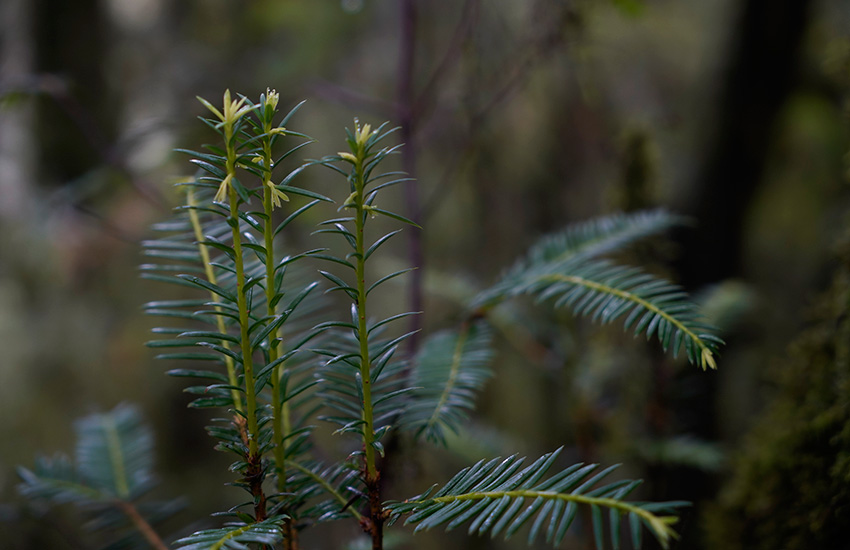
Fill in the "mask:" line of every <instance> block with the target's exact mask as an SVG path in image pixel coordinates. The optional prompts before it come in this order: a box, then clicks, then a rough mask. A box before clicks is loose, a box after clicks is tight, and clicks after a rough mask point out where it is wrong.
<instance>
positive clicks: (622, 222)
mask: <svg viewBox="0 0 850 550" xmlns="http://www.w3.org/2000/svg"><path fill="white" fill-rule="evenodd" d="M685 221H686V219H685V218H682V217H680V216H676V215H674V214H671V213H669V212H667V211H666V210H662V209H658V210H643V211H640V212H634V213H629V214H614V215H611V216H604V217H600V218H594V219H592V220H588V221H585V222H580V223H576V224H572V225H569V226H567V227H566V228H564V229H562V230H561V231H558V232H555V233H552V234H550V235H546V236H544V237H541V238H540V239H539V240H538V241H537V242H536V243H535V244H534V245H533V246H532V247H531V248H530V249H529V251H528V253H527V254H526V255H525V256H524V257H523V258H521V259H519V260H518V261H517V262H516V263H515V264H514V265H513V266H512V267H511V268H510V269H508V270H507V272H506V273H505V274H504V276H503V277H502V278H501V280H500V281H499V282H498V283H497V284H496V285H494V286H493V287H491V288H490V289H488V290H487V291H485V292H483V293H482V294H480V295H479V296H478V297H477V298H476V303H477V305H482V304H491V305H492V304H494V303H497V302H499V301H501V300H504V299H505V298H508V297H510V296H511V295H513V292H512V289H513V288H514V287H515V286H516V285H517V284H520V283H521V281H522V280H523V279H525V277H526V276H527V275H528V273H529V272H531V271H535V270H539V269H540V268H541V267H543V266H544V265H548V266H549V269H550V270H554V269H556V268H557V266H558V265H560V264H562V263H564V262H567V261H577V260H582V259H584V260H587V259H591V258H598V257H600V256H604V255H606V254H610V253H612V252H617V251H619V250H621V249H623V248H624V247H625V246H626V245H628V244H631V243H632V242H634V241H637V240H640V239H643V238H646V237H650V236H652V235H656V234H659V233H662V232H663V231H666V230H667V229H670V228H671V227H674V226H676V225H680V224H682V223H685Z"/></svg>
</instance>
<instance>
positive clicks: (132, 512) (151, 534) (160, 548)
mask: <svg viewBox="0 0 850 550" xmlns="http://www.w3.org/2000/svg"><path fill="white" fill-rule="evenodd" d="M115 505H116V506H117V507H118V508H119V509H120V510H121V511H122V512H123V513H124V515H125V516H127V518H129V519H130V521H131V522H132V523H133V526H134V527H135V528H136V530H137V531H138V532H139V533H141V534H142V536H143V537H144V538H145V540H146V541H147V543H148V544H149V545H150V547H151V548H153V549H154V550H168V546H166V544H165V542H163V540H162V538H160V536H159V535H158V534H157V532H156V531H154V529H153V527H151V524H150V523H148V522H147V520H145V518H144V517H142V514H140V513H139V511H138V510H137V509H136V507H135V506H134V505H133V503H132V502H128V501H125V500H118V501H116V502H115Z"/></svg>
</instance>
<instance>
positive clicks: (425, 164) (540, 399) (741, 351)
mask: <svg viewBox="0 0 850 550" xmlns="http://www.w3.org/2000/svg"><path fill="white" fill-rule="evenodd" d="M848 31H850V9H848V7H847V5H846V3H845V2H842V1H841V0H823V1H813V0H782V1H773V2H769V1H767V0H740V1H733V0H714V1H711V2H705V1H701V0H684V1H683V0H618V1H614V0H611V1H603V0H585V1H580V0H576V1H566V0H546V1H542V0H529V1H527V2H516V1H514V0H491V1H482V0H463V1H460V0H450V1H449V0H398V1H390V0H342V1H341V2H340V1H337V0H323V1H316V0H313V1H306V0H252V1H248V2H233V1H227V0H204V1H193V0H100V1H98V0H75V1H73V2H68V1H66V0H3V2H2V5H0V47H2V50H0V100H1V101H2V103H0V350H2V357H1V358H0V418H2V419H3V422H0V502H2V504H0V533H2V537H0V540H3V543H2V544H3V545H4V547H10V548H15V549H25V548H44V547H50V548H57V549H63V548H89V547H90V546H88V545H87V543H86V542H85V540H86V539H85V537H84V536H80V535H79V534H78V533H77V532H76V529H75V527H73V526H74V520H73V517H74V516H73V515H72V514H69V513H65V514H57V515H54V516H50V517H48V518H47V519H46V520H44V519H43V520H42V521H41V522H39V521H36V518H35V516H37V515H38V511H37V510H33V509H30V508H27V507H22V506H21V503H20V501H19V500H18V498H17V497H16V494H15V490H14V486H15V483H16V477H15V474H14V465H16V464H30V463H31V462H32V460H33V456H34V455H35V454H36V453H38V452H45V453H53V452H56V451H64V452H68V451H70V450H71V448H72V445H73V432H72V430H71V424H72V420H73V419H74V418H75V417H78V416H80V415H83V414H86V413H89V412H93V411H100V410H106V409H109V408H111V407H113V406H114V405H116V404H117V403H120V402H123V401H131V402H134V403H138V404H139V405H140V406H141V408H142V409H143V411H144V413H145V415H146V417H147V418H148V419H149V420H150V422H151V423H152V424H153V426H154V428H155V430H156V434H157V444H158V453H159V464H160V470H161V474H162V477H163V478H164V481H165V483H164V486H163V488H162V489H161V492H162V493H163V494H171V495H176V494H186V495H188V496H189V498H190V502H191V504H190V507H189V510H188V511H187V512H186V513H185V514H184V515H183V517H182V519H183V521H182V523H179V522H178V524H176V525H175V527H174V529H176V528H177V527H178V526H179V525H185V524H187V523H189V522H191V521H195V520H198V519H199V518H204V517H206V515H207V514H209V513H210V512H212V511H215V510H218V509H223V508H227V507H229V506H231V505H232V504H234V503H236V502H237V501H238V499H239V498H241V495H238V494H237V493H236V491H235V490H234V489H226V488H224V487H222V483H224V482H225V481H228V476H227V472H226V471H225V467H226V465H227V464H228V460H229V459H228V457H225V456H223V455H221V454H220V453H214V452H212V451H211V449H210V447H211V444H210V441H209V440H208V439H206V437H205V435H204V434H203V431H202V426H203V424H204V419H205V417H204V416H203V414H202V413H198V412H196V411H186V410H185V409H184V406H185V403H186V402H187V400H186V398H185V396H184V395H183V394H181V393H180V388H181V384H180V383H179V382H175V381H173V380H169V379H168V378H167V377H165V376H164V375H163V372H164V371H165V370H166V369H167V368H168V367H167V366H165V365H162V364H157V363H154V362H153V360H152V356H153V353H151V351H150V350H148V349H146V348H145V347H143V345H142V343H143V342H144V340H145V339H146V338H147V331H148V330H149V328H150V327H151V326H152V325H153V321H152V320H150V319H147V318H145V317H144V316H143V315H141V313H140V305H141V304H142V303H144V302H145V301H147V300H151V299H155V298H156V297H157V296H158V294H157V293H158V292H160V289H158V288H156V287H155V285H152V284H149V283H146V282H144V281H142V280H140V279H139V278H138V276H137V272H136V266H137V265H138V263H139V262H140V256H139V246H138V242H139V241H140V240H141V239H143V238H145V237H146V236H148V229H147V227H148V226H149V224H150V223H152V222H155V221H157V220H162V219H164V218H165V217H167V216H168V215H169V211H170V208H171V207H172V206H174V205H175V204H176V201H177V200H178V198H177V195H176V193H175V192H174V191H173V190H172V188H171V185H170V182H172V181H174V179H175V178H178V177H181V176H185V175H187V174H189V173H190V172H191V169H190V165H188V163H186V162H185V158H182V157H181V156H179V155H178V154H176V153H173V152H172V150H173V149H174V148H176V147H188V148H193V147H198V146H199V144H200V143H202V142H204V140H208V139H211V138H212V136H211V135H210V133H209V132H207V131H206V128H205V127H204V126H203V125H202V124H200V123H198V122H197V120H196V118H195V117H196V116H198V115H200V114H202V111H203V108H202V107H201V105H200V104H199V103H198V102H197V101H196V100H195V96H196V95H200V96H202V97H205V98H207V99H209V100H211V101H212V102H213V103H215V104H219V103H220V97H221V94H222V92H223V90H224V89H225V88H230V89H231V90H232V91H234V92H240V93H245V94H247V95H249V96H250V97H253V98H256V97H257V96H258V94H259V93H260V92H261V91H264V90H265V88H266V87H267V86H268V87H272V88H276V89H277V90H278V92H280V95H281V104H282V105H284V106H291V105H294V104H296V103H297V102H298V101H300V100H302V99H307V100H308V101H307V103H306V105H305V106H304V107H303V108H302V110H301V111H300V112H299V114H298V116H297V117H296V118H295V120H294V121H293V123H292V124H291V126H292V128H293V129H295V130H298V131H302V132H305V133H308V134H310V135H312V136H313V137H315V138H317V139H318V143H317V144H314V145H312V146H311V147H310V148H308V149H307V153H305V154H306V155H307V156H311V157H318V156H321V155H324V154H330V153H334V152H336V151H338V150H342V148H343V133H342V129H343V127H344V126H346V125H347V126H351V124H352V118H353V117H355V116H357V117H359V118H360V119H361V120H362V121H365V122H372V123H380V122H382V121H384V120H389V121H391V123H392V124H393V125H400V126H402V130H401V132H399V134H398V140H399V141H403V142H405V143H406V146H405V148H404V151H405V153H404V154H403V155H402V156H400V157H399V158H398V159H397V161H396V162H397V163H398V167H399V169H405V170H407V171H409V172H411V173H413V174H414V175H415V176H416V177H417V179H418V182H417V183H416V184H415V185H410V186H408V188H407V189H404V190H398V191H394V192H392V193H388V194H387V195H386V197H387V198H386V199H384V200H386V201H388V205H390V206H392V207H393V208H395V209H396V210H397V211H399V212H402V213H406V215H409V216H411V217H413V218H415V219H417V220H418V221H420V223H421V224H422V225H423V226H424V228H425V229H424V231H423V232H421V233H420V234H419V235H418V237H417V236H416V235H412V236H411V232H409V231H408V232H407V237H406V238H407V239H408V240H406V241H405V240H403V239H399V240H398V242H396V243H395V248H393V249H389V248H388V249H387V250H389V251H390V253H389V254H386V253H385V255H384V257H383V260H381V261H383V262H384V263H383V264H379V269H384V268H386V269H390V268H391V267H393V266H396V265H401V266H406V265H409V264H410V263H414V264H418V265H420V266H422V269H420V270H418V271H417V272H416V275H414V277H412V278H410V279H408V281H407V282H406V283H405V285H406V286H404V287H401V286H399V287H395V288H394V290H393V292H392V293H391V295H388V296H386V304H384V305H382V306H381V308H382V309H385V310H386V311H388V312H389V311H396V310H398V308H399V304H404V303H405V301H406V300H421V302H422V305H421V306H420V305H418V304H417V303H415V302H414V303H413V304H412V305H410V306H409V308H410V309H420V307H421V308H422V309H424V310H425V311H426V314H425V315H424V317H423V319H424V324H425V327H426V329H428V331H430V330H434V329H438V328H441V327H445V326H451V325H452V324H453V323H455V322H456V321H457V320H458V319H459V318H460V315H461V314H462V312H463V306H464V303H465V300H467V299H468V298H469V297H471V296H472V295H473V294H474V292H475V291H476V290H477V289H481V288H484V287H485V286H486V285H487V284H489V283H492V282H494V281H495V280H496V278H497V276H498V274H499V273H500V272H501V270H503V269H504V268H506V267H507V266H508V265H509V264H510V263H511V262H512V261H513V259H514V258H516V257H517V256H518V255H520V254H521V253H522V251H523V250H525V249H526V248H527V247H528V246H529V245H530V244H532V243H533V242H534V241H535V239H536V238H537V237H539V236H540V235H542V234H545V233H547V232H550V231H553V230H556V229H558V228H561V227H563V226H564V225H566V224H568V223H570V222H574V221H579V220H583V219H587V218H589V217H593V216H598V215H603V214H609V213H613V212H617V211H622V210H636V209H641V208H650V207H658V206H663V207H666V208H668V209H670V210H672V211H675V212H677V213H681V214H685V215H688V216H690V217H691V219H692V221H693V224H692V225H690V226H688V227H685V228H682V229H681V230H678V231H676V232H674V233H672V234H671V235H669V236H668V238H667V239H659V240H656V241H653V242H652V243H649V244H646V245H642V246H639V247H637V249H636V250H635V251H634V252H631V253H629V254H628V255H626V256H623V258H622V259H624V260H626V261H629V262H639V263H641V264H643V265H647V266H649V267H650V268H651V269H652V270H653V271H655V272H658V273H662V274H665V275H667V276H669V277H670V278H672V279H673V280H675V281H677V282H679V283H680V284H682V285H683V286H684V287H685V288H686V289H687V290H688V291H690V292H692V293H694V294H696V296H697V297H698V298H699V299H701V300H704V302H705V304H706V307H707V308H708V312H709V315H710V316H711V317H712V319H713V320H714V321H715V322H717V323H718V324H719V325H720V326H721V328H723V329H724V330H725V331H726V332H725V333H724V337H725V338H726V339H727V341H728V345H727V346H726V347H725V348H724V350H723V351H722V356H721V358H720V360H719V362H718V363H719V370H718V371H717V372H710V373H702V372H700V371H699V370H698V369H696V368H695V367H693V366H690V365H687V364H686V363H685V362H684V361H683V360H681V359H680V360H678V361H674V360H672V359H669V358H666V357H664V356H663V354H661V353H660V351H659V350H658V349H657V346H656V345H655V344H654V343H651V344H649V345H646V344H644V343H642V342H641V341H640V340H637V341H634V340H633V339H632V338H631V337H630V336H628V335H625V336H624V335H622V334H621V330H620V329H619V328H618V327H613V328H611V327H608V328H604V329H599V328H598V327H591V326H589V325H588V324H586V323H584V322H581V321H577V320H575V319H573V318H572V317H570V316H569V315H568V314H566V313H563V312H558V313H552V312H550V311H549V310H548V309H547V308H545V307H539V306H536V307H535V306H533V305H531V304H526V303H522V302H520V303H518V304H516V305H514V306H512V307H510V308H506V310H505V311H503V315H504V317H505V319H506V321H505V323H504V324H502V325H499V323H498V320H497V329H499V330H497V341H498V344H497V345H498V348H499V350H500V352H501V353H500V355H499V359H498V361H497V362H496V364H495V365H494V368H495V370H496V372H497V377H496V378H495V379H494V381H493V382H491V383H490V384H489V386H488V388H487V390H486V392H485V394H484V396H483V398H482V401H481V410H480V414H479V415H477V416H476V418H475V420H474V423H473V425H472V427H471V432H470V434H466V435H465V436H464V437H462V438H459V439H458V440H457V441H454V442H452V444H451V445H450V448H449V450H446V451H433V452H432V451H428V452H421V453H407V454H405V455H404V456H405V458H404V460H403V461H401V463H400V464H397V465H396V468H397V470H398V472H397V473H396V475H397V476H398V478H400V479H408V480H410V481H399V482H398V485H397V491H398V492H400V494H391V496H394V497H396V498H398V497H403V496H405V495H406V494H412V493H411V491H412V492H414V493H415V492H418V491H421V490H422V489H423V488H424V487H426V486H428V485H429V484H430V483H431V482H433V481H437V480H444V479H447V477H448V476H450V475H451V473H452V472H454V471H456V470H457V469H459V468H460V467H461V466H462V465H464V464H466V463H467V462H468V461H469V460H472V459H473V458H477V457H479V456H485V455H494V456H495V455H498V454H510V453H511V452H514V451H521V452H524V453H529V454H532V455H538V454H540V453H542V452H545V451H548V450H551V449H554V448H556V447H557V446H559V445H562V444H566V445H567V449H568V451H567V454H568V455H569V457H570V458H574V459H577V460H578V459H580V460H585V461H588V460H590V461H600V462H604V463H612V462H623V463H625V464H627V465H628V466H627V467H625V468H624V472H625V475H630V476H638V477H644V478H646V479H647V481H648V483H647V488H646V490H645V494H644V496H646V497H648V498H671V499H685V500H692V501H695V502H696V503H697V506H696V507H695V508H694V510H692V511H690V512H688V513H687V514H686V516H685V520H684V523H683V525H682V526H681V531H682V533H683V540H682V541H681V546H680V547H681V548H702V547H707V546H706V545H705V543H704V540H705V537H704V530H703V527H702V526H703V523H702V520H701V511H702V509H703V507H704V505H706V503H709V502H711V501H712V499H714V498H715V496H716V494H717V492H718V491H719V490H721V489H722V487H723V486H724V482H726V481H727V480H728V479H729V478H730V476H731V473H730V472H731V470H733V469H734V468H733V466H732V465H731V464H732V463H730V462H729V460H728V457H729V456H730V454H729V453H730V452H731V453H732V455H734V452H735V451H736V449H738V448H739V444H740V441H741V440H742V437H744V435H745V433H746V432H747V430H748V428H749V427H750V426H751V425H752V424H753V422H754V419H755V418H756V416H757V414H758V413H759V412H760V411H761V410H762V409H763V408H764V406H765V404H766V403H767V402H768V401H769V400H770V397H771V395H772V394H773V393H774V386H775V379H776V376H775V374H774V372H775V369H776V368H777V365H779V364H781V363H782V361H783V360H784V357H785V355H786V350H787V344H788V342H789V341H790V340H791V339H792V338H794V336H795V334H797V332H798V331H799V330H800V329H801V327H804V326H805V324H806V321H807V319H808V318H809V317H808V313H807V311H808V308H809V307H810V304H811V303H812V301H813V299H814V298H815V297H816V296H817V295H818V293H819V292H820V291H821V290H823V289H824V288H826V287H827V285H828V282H829V280H830V278H831V273H832V270H833V268H834V266H835V264H836V260H835V258H836V253H835V250H836V244H837V243H838V242H839V240H840V238H841V237H842V235H843V234H844V232H845V227H846V226H847V224H846V219H847V215H846V214H847V206H848V189H847V183H846V171H847V163H846V154H847V151H848V128H849V127H850V126H848V116H847V115H848V108H847V107H848V103H847V97H848V96H847V92H848V85H850V35H849V34H848ZM339 183H340V182H339V181H334V180H333V178H331V179H330V181H329V180H328V178H327V174H324V173H322V172H318V171H314V172H312V173H310V172H308V173H307V174H305V176H304V179H302V181H301V185H302V186H304V187H307V188H310V189H316V190H319V191H321V192H325V193H327V194H331V195H332V196H334V197H336V198H337V200H341V199H342V198H344V196H345V194H347V193H344V192H342V190H340V189H339ZM316 216H318V217H316V218H311V219H305V220H304V221H303V223H302V225H300V226H298V227H297V228H296V231H295V236H294V237H292V244H293V245H294V246H301V245H302V244H303V246H308V244H307V240H306V235H307V234H308V233H309V231H311V230H312V224H314V223H315V222H316V221H319V220H320V219H321V218H322V217H330V216H329V215H325V214H319V213H317V214H316ZM299 235H300V236H299ZM418 278H421V279H418ZM420 285H421V289H422V291H421V293H417V292H416V289H417V288H420ZM411 286H412V287H413V289H412V290H411ZM411 296H413V298H411ZM402 307H407V306H402ZM342 313H343V314H344V313H345V312H344V311H343V312H342ZM511 319H513V320H516V319H520V320H521V321H522V323H521V324H520V326H522V327H524V328H523V330H518V329H517V328H516V327H517V325H516V324H512V323H511V322H509V321H510V320H511ZM485 426H486V427H485ZM402 487H410V488H409V489H408V488H405V489H402ZM390 491H391V493H392V491H393V489H390ZM404 491H407V492H404ZM45 525H47V527H45ZM197 525H200V524H196V526H197ZM46 533H47V534H46ZM51 533H52V534H51ZM352 534H353V532H350V531H345V530H344V529H343V530H340V531H339V532H338V533H335V534H334V535H333V536H335V537H337V539H335V540H338V541H344V540H345V539H346V537H348V536H350V535H352ZM47 536H49V537H51V538H49V539H44V538H43V537H47ZM39 537H42V538H39ZM45 540H49V541H50V542H49V543H48V542H44V541H45ZM417 540H418V539H417ZM442 540H449V541H458V542H457V544H458V545H459V546H457V547H458V548H460V547H472V546H470V545H473V544H478V545H480V546H477V547H481V548H484V547H488V548H489V547H491V545H492V547H502V546H501V543H495V542H493V543H491V542H490V541H489V540H485V541H475V542H468V541H466V539H464V538H462V537H460V538H459V537H457V536H455V535H453V536H450V537H444V538H439V537H437V536H436V535H428V536H427V537H424V538H422V539H421V541H420V542H419V544H420V545H423V546H421V547H428V546H429V545H435V544H437V541H442ZM10 541H11V542H10ZM34 541H41V542H34ZM585 543H586V541H585V540H584V539H583V537H582V535H581V532H580V528H579V531H578V532H577V534H576V538H574V539H570V542H569V544H570V545H572V546H568V547H570V548H584V544H585ZM7 544H10V545H11V546H5V545H7ZM316 544H317V546H316V547H317V548H320V547H322V546H321V544H320V543H316ZM335 544H336V543H335ZM339 544H342V543H341V542H339ZM410 544H413V543H410ZM439 544H444V543H443V542H440V543H439ZM516 544H517V545H518V546H520V547H521V546H522V544H521V543H520V542H517V543H516ZM39 545H40V546H39ZM45 545H49V546H45Z"/></svg>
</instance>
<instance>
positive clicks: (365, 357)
mask: <svg viewBox="0 0 850 550" xmlns="http://www.w3.org/2000/svg"><path fill="white" fill-rule="evenodd" d="M355 172H356V175H355V178H356V179H355V182H354V185H355V188H356V189H355V195H354V208H355V215H354V224H355V231H354V237H355V254H354V256H355V258H356V259H357V264H356V265H355V268H356V269H355V272H356V277H357V335H358V338H359V340H360V378H361V383H362V386H363V445H364V446H365V453H366V479H367V481H375V479H376V478H377V472H378V471H377V467H376V465H375V448H374V447H373V445H372V444H373V443H374V441H375V425H374V419H373V414H372V380H371V372H370V371H371V368H370V367H371V363H370V358H369V333H368V330H367V327H366V260H365V258H364V256H365V250H366V247H365V237H364V231H363V230H364V227H365V225H366V213H365V208H364V204H363V197H364V193H363V187H364V186H365V181H364V176H363V159H362V158H359V157H358V159H357V163H356V164H355Z"/></svg>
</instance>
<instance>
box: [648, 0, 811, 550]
mask: <svg viewBox="0 0 850 550" xmlns="http://www.w3.org/2000/svg"><path fill="white" fill-rule="evenodd" d="M811 4H812V2H811V1H810V0H779V1H770V0H747V1H746V2H745V3H742V6H741V15H740V19H739V23H738V27H737V31H736V33H735V35H734V37H733V40H734V43H733V46H732V48H731V49H730V57H729V61H728V64H727V68H726V74H725V79H724V82H723V84H722V85H721V86H722V87H721V91H720V93H721V95H720V102H719V105H718V108H717V116H716V117H714V119H715V120H717V126H716V127H715V129H714V134H713V136H712V138H711V140H710V142H709V144H708V147H707V148H706V155H705V157H704V159H703V161H702V163H701V164H702V167H701V169H700V170H699V172H698V174H697V181H696V184H695V191H694V193H693V194H692V195H691V196H690V203H689V204H688V205H685V207H684V208H682V207H681V206H680V207H679V210H680V211H681V212H683V213H685V214H687V215H689V216H691V217H693V218H694V219H695V220H696V227H695V228H687V229H684V230H682V231H680V232H679V234H677V235H676V239H677V241H678V242H679V243H680V244H681V245H682V246H681V250H682V255H681V257H680V259H679V265H678V266H677V272H678V273H679V274H680V276H681V280H682V283H683V285H684V286H685V287H686V288H689V289H691V290H693V289H698V288H700V287H702V286H704V285H707V284H711V283H716V282H719V281H722V280H724V279H727V278H730V277H736V276H740V275H741V274H742V252H743V241H744V239H743V237H744V235H743V232H744V228H745V222H746V218H747V214H748V212H749V210H750V205H751V203H752V200H753V197H754V196H755V193H756V191H757V189H758V186H759V184H760V183H761V182H762V179H763V175H764V171H765V167H766V164H767V156H768V151H769V147H770V143H771V139H772V136H773V132H774V128H775V127H776V122H777V119H778V116H779V114H780V112H781V110H782V107H783V105H784V104H785V102H786V101H787V99H788V97H789V96H790V95H791V93H792V91H793V89H794V87H795V85H796V79H797V72H798V70H797V67H798V63H797V62H798V58H799V56H800V51H801V49H802V42H803V34H804V31H805V30H806V26H807V24H808V21H809V15H810V13H809V12H810V9H809V8H810V6H811ZM696 377H699V378H698V379H697V378H696ZM718 381H719V378H718V376H717V375H716V374H714V373H708V374H706V373H702V372H696V371H686V372H684V373H683V375H682V376H680V377H679V380H678V381H677V382H675V383H674V384H675V385H676V386H677V387H678V388H679V389H682V388H684V389H687V388H696V387H699V388H701V389H700V391H698V392H691V393H690V394H689V395H688V397H689V399H681V400H674V402H671V406H672V408H673V409H674V410H677V411H679V412H678V413H677V415H676V416H677V417H678V418H681V419H686V420H683V422H684V423H685V424H686V425H684V426H682V429H683V430H685V431H688V432H690V433H693V434H695V435H697V436H698V437H700V438H703V439H707V440H714V439H716V435H717V433H716V431H717V430H716V426H717V415H716V407H717V396H718V391H717V387H718ZM684 393H685V394H687V393H688V392H687V391H685V392H684ZM653 478H654V480H658V479H663V480H666V483H664V484H662V486H661V487H657V489H656V490H657V493H656V495H654V496H659V494H658V493H666V488H668V487H675V488H676V491H678V492H680V493H681V492H682V488H683V487H687V490H686V493H687V494H688V495H689V496H690V498H692V499H694V500H696V501H700V500H703V499H705V498H709V497H711V496H712V495H713V494H714V493H715V492H716V489H717V483H716V482H715V480H713V479H712V478H711V477H710V476H708V475H707V474H705V473H704V472H699V471H696V470H694V469H691V468H673V469H667V471H664V472H651V474H650V479H653ZM701 538H702V537H701V533H699V529H688V530H686V531H685V532H683V537H682V540H681V541H680V544H681V546H682V547H683V548H698V547H704V546H703V545H702V544H701V541H700V539H701Z"/></svg>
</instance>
